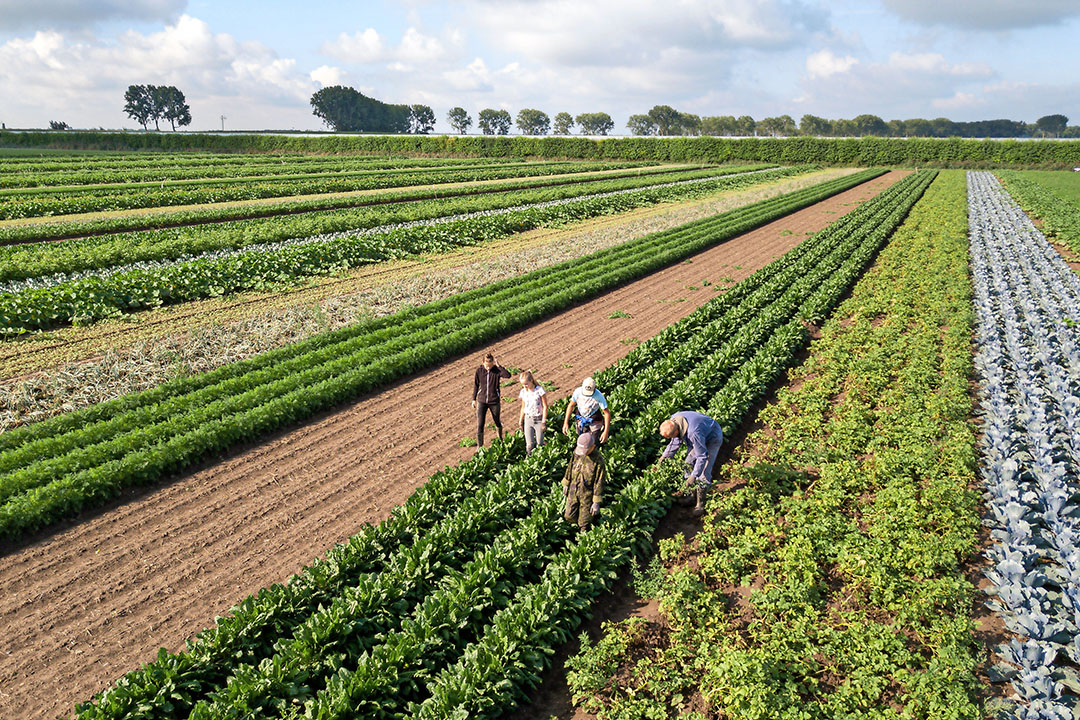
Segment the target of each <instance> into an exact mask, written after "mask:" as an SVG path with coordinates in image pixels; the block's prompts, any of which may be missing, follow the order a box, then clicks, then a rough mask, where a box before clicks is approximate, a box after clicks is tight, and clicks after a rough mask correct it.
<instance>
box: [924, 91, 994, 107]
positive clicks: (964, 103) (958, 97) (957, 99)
mask: <svg viewBox="0 0 1080 720" xmlns="http://www.w3.org/2000/svg"><path fill="white" fill-rule="evenodd" d="M985 105H986V99H985V98H981V97H978V96H977V95H975V94H974V93H968V92H957V93H956V94H955V95H953V96H952V97H948V98H937V99H935V100H931V101H930V106H931V107H933V108H935V109H937V110H952V111H956V110H970V109H973V108H979V107H983V106H985Z"/></svg>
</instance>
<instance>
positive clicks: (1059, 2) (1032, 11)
mask: <svg viewBox="0 0 1080 720" xmlns="http://www.w3.org/2000/svg"><path fill="white" fill-rule="evenodd" d="M883 3H884V5H885V7H886V8H887V9H889V10H891V11H892V12H893V13H895V14H896V15H898V16H899V17H901V18H904V19H905V20H910V21H912V22H914V23H918V24H920V25H943V26H948V27H955V28H960V29H962V30H991V31H1008V30H1016V29H1019V28H1030V27H1039V26H1045V25H1057V24H1060V23H1062V22H1064V21H1065V20H1067V19H1069V18H1072V17H1077V16H1080V3H1077V2H1076V0H977V2H972V0H883Z"/></svg>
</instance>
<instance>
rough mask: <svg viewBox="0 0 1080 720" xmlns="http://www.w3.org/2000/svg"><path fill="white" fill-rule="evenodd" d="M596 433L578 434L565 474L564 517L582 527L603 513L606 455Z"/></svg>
mask: <svg viewBox="0 0 1080 720" xmlns="http://www.w3.org/2000/svg"><path fill="white" fill-rule="evenodd" d="M594 437H595V436H594V435H593V434H592V433H588V432H586V433H582V434H581V435H578V439H577V446H576V447H575V448H574V455H573V456H572V457H571V458H570V464H569V465H567V466H566V472H565V473H563V479H562V488H563V500H564V504H563V519H564V520H566V522H568V523H573V522H577V525H578V527H579V528H580V529H582V530H585V529H587V528H588V527H589V524H590V523H591V522H592V519H593V518H594V517H596V516H597V515H599V514H600V501H601V500H602V499H603V495H604V477H605V466H604V456H603V455H601V454H600V448H598V447H597V446H596V441H595V439H594Z"/></svg>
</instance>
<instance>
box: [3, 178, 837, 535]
mask: <svg viewBox="0 0 1080 720" xmlns="http://www.w3.org/2000/svg"><path fill="white" fill-rule="evenodd" d="M840 181H841V182H835V183H827V184H824V185H823V186H816V187H813V188H809V189H807V190H804V191H799V192H796V193H791V194H789V195H787V196H781V197H779V198H773V199H771V200H767V201H764V202H762V203H758V204H756V205H752V206H748V207H745V208H740V209H737V210H733V211H731V212H728V213H724V214H722V215H719V216H717V217H715V218H710V219H707V220H705V221H700V222H698V223H693V224H690V225H689V226H684V227H683V228H677V229H675V230H672V231H668V232H666V233H658V234H655V235H650V236H646V237H644V238H641V239H638V240H635V241H632V242H629V243H625V244H624V245H621V246H618V247H615V248H611V249H608V250H604V251H601V252H598V253H594V254H593V255H590V256H586V257H584V258H579V259H577V260H571V261H567V262H564V263H560V264H558V265H554V266H551V267H549V268H545V269H542V270H538V271H535V272H533V273H528V274H526V275H523V276H520V277H518V278H514V279H511V280H506V281H502V282H499V283H494V284H492V285H489V286H486V287H484V288H478V289H477V290H474V291H470V292H466V293H461V294H459V295H456V296H454V297H452V298H448V299H446V300H444V301H440V302H436V303H431V304H429V305H426V306H423V307H422V308H418V309H415V310H410V311H406V312H404V313H399V314H398V315H395V316H392V317H391V318H386V319H382V320H377V321H373V322H370V323H366V324H361V325H358V326H356V327H352V328H346V329H343V330H341V331H337V332H335V333H329V334H326V335H322V336H317V337H315V338H312V339H311V340H309V341H307V342H305V343H300V344H297V345H295V346H292V347H289V348H283V349H282V350H280V351H275V352H273V353H267V354H266V355H264V356H260V357H259V358H254V359H252V360H251V361H248V362H244V363H236V364H234V365H231V366H227V367H225V368H222V369H220V370H219V371H215V372H212V373H207V374H205V375H203V376H197V377H195V378H191V379H186V380H181V381H178V382H173V383H168V384H166V385H163V386H161V387H160V388H156V389H154V390H150V391H147V392H145V393H140V394H137V395H134V396H129V397H126V398H120V399H118V400H117V401H114V402H110V403H103V404H101V405H98V406H94V407H91V408H87V409H86V410H84V411H79V412H77V413H71V414H69V415H66V416H60V417H57V418H54V419H53V420H49V421H44V422H42V423H39V424H37V425H34V426H30V427H27V428H20V429H16V430H13V431H11V432H9V433H5V434H4V435H2V436H0V444H2V446H3V447H4V448H5V451H4V452H2V453H0V468H2V469H0V472H2V473H3V475H0V498H3V499H4V501H5V502H4V504H3V505H2V506H0V534H3V535H9V536H11V535H17V534H21V533H23V532H25V531H27V530H30V529H33V528H36V527H39V526H40V525H43V524H46V523H48V522H52V521H53V520H55V519H57V518H59V517H62V516H64V515H65V514H70V513H72V512H76V511H78V510H79V509H81V508H82V507H84V506H86V505H87V504H90V505H93V504H96V503H99V502H101V500H103V499H104V498H107V497H110V496H112V495H114V494H115V493H116V492H119V490H120V489H121V488H123V487H126V486H130V485H139V484H146V483H151V482H156V481H157V480H158V479H159V478H160V477H161V476H162V475H164V474H167V473H170V472H175V471H178V470H181V469H183V468H184V467H186V466H188V465H190V464H191V463H193V462H195V461H197V460H198V459H199V458H200V457H202V456H205V455H208V454H211V453H214V452H218V451H221V450H224V449H225V448H227V447H229V446H230V445H232V444H234V443H235V442H237V441H239V440H241V439H250V438H251V437H254V436H257V435H258V434H261V433H263V432H269V431H272V430H273V429H276V428H279V427H282V426H284V425H287V424H289V423H291V422H295V421H298V420H302V419H306V417H309V416H310V415H311V414H312V413H314V412H317V411H318V410H320V409H323V408H325V407H330V406H333V405H335V404H337V403H339V402H342V401H343V400H345V399H350V398H352V397H355V396H356V395H358V394H360V393H362V392H365V391H367V390H371V389H374V388H376V387H379V386H380V385H382V384H384V383H386V382H389V381H391V380H393V379H396V378H397V377H401V376H402V375H405V374H408V373H411V372H415V371H417V370H419V369H421V368H424V367H429V366H431V365H432V364H434V363H437V362H439V361H441V360H443V359H444V358H445V357H448V356H449V355H452V354H454V353H456V352H461V351H463V350H465V349H467V348H469V347H473V346H475V345H476V344H477V343H481V342H484V341H485V340H489V339H491V338H493V337H497V336H498V335H500V334H502V333H505V332H507V331H509V330H512V329H516V328H518V327H521V326H522V325H524V324H526V323H528V322H532V321H534V320H536V319H539V318H541V317H544V316H545V315H548V314H551V313H552V312H556V311H558V310H560V309H562V308H565V307H567V306H568V305H569V304H570V303H572V302H576V301H578V300H581V299H584V298H587V297H590V296H591V295H593V294H595V293H598V292H602V291H604V290H606V289H608V288H610V287H613V286H615V285H617V284H619V283H622V282H625V281H627V280H630V279H633V278H637V277H641V276H643V275H645V274H647V273H649V272H651V271H653V270H655V269H658V268H660V267H664V266H666V265H668V264H671V263H673V262H676V261H678V260H680V259H682V258H685V257H687V256H688V255H690V254H692V253H694V252H696V251H698V250H700V249H703V248H705V247H708V246H710V245H712V244H715V243H716V242H720V241H722V240H724V239H727V238H729V237H732V236H734V235H736V234H738V233H740V232H745V231H746V230H748V229H751V228H753V227H756V226H758V225H761V224H763V223H765V222H768V221H769V220H771V219H773V218H775V217H779V216H781V215H783V214H786V213H788V212H791V211H793V210H794V209H797V208H799V207H802V206H804V205H805V204H808V203H809V202H811V201H812V199H813V198H815V197H823V196H826V197H827V196H828V195H829V194H831V193H833V192H837V191H839V189H840V188H844V187H846V186H847V184H848V183H849V182H850V180H849V178H841V179H840ZM7 448H10V449H7Z"/></svg>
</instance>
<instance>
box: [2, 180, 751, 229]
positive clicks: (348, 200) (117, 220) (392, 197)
mask: <svg viewBox="0 0 1080 720" xmlns="http://www.w3.org/2000/svg"><path fill="white" fill-rule="evenodd" d="M742 167H743V168H746V167H762V168H764V167H769V166H768V165H754V166H742ZM693 169H695V168H692V167H690V166H686V167H685V168H684V169H683V170H684V171H685V172H689V171H691V170H693ZM727 170H728V171H729V172H737V171H738V170H737V169H736V168H734V167H732V166H729V167H728V168H727ZM674 172H677V170H676V169H674V168H672V167H670V166H667V167H655V166H654V167H647V168H628V169H623V170H614V171H613V170H602V171H599V172H597V173H581V174H579V173H574V174H573V175H572V176H565V175H556V176H550V175H549V176H540V177H526V178H523V179H510V180H506V181H500V182H498V183H490V184H489V183H485V184H484V185H480V186H478V185H476V184H453V185H449V186H440V187H438V188H421V189H410V190H387V191H383V192H379V193H377V194H367V193H365V194H364V195H363V196H357V195H355V194H345V195H342V194H330V195H324V196H317V197H312V198H302V199H296V198H288V197H286V198H282V199H280V200H278V201H276V202H259V203H254V204H238V205H229V204H226V205H224V206H220V205H209V206H205V207H195V208H190V209H179V210H171V211H170V210H162V211H161V212H155V213H152V214H146V213H139V214H134V215H116V216H111V217H109V216H105V217H95V218H92V219H90V220H74V221H72V220H67V221H57V222H48V223H33V224H16V225H7V226H4V227H0V245H14V244H25V243H33V242H40V241H43V240H55V239H66V238H81V237H88V236H92V235H106V234H111V233H121V232H128V233H130V232H133V231H139V230H154V229H157V230H162V229H165V228H174V227H180V226H188V225H201V224H208V223H224V222H227V221H233V220H245V219H251V218H261V217H269V216H279V215H293V214H297V213H305V212H313V211H325V210H337V209H341V208H354V207H368V206H372V205H383V204H387V203H394V202H401V201H417V200H428V199H435V198H448V197H455V196H462V195H478V194H486V193H493V192H503V191H509V190H520V189H526V188H531V187H548V186H555V185H570V184H575V183H581V182H588V181H589V180H597V179H616V178H622V177H631V176H633V177H646V176H649V175H655V174H661V173H674ZM205 230H206V231H211V230H212V228H205Z"/></svg>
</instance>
